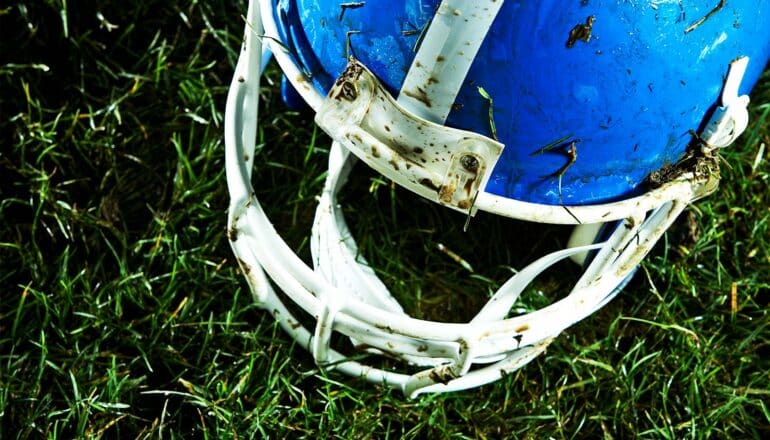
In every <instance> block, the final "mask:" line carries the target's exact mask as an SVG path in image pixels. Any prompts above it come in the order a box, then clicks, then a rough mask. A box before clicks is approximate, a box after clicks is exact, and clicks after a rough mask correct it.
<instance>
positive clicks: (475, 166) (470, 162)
mask: <svg viewBox="0 0 770 440" xmlns="http://www.w3.org/2000/svg"><path fill="white" fill-rule="evenodd" d="M460 165H462V166H463V168H465V169H466V170H468V171H470V172H471V173H475V172H476V171H478V170H479V160H478V159H477V158H476V156H473V155H470V154H466V155H464V156H463V157H461V158H460Z"/></svg>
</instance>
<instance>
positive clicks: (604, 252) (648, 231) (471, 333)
mask: <svg viewBox="0 0 770 440" xmlns="http://www.w3.org/2000/svg"><path fill="white" fill-rule="evenodd" d="M258 12H259V11H258V9H257V8H256V7H255V5H254V4H250V6H249V10H248V16H247V21H248V24H247V31H246V36H245V40H244V46H243V52H242V54H241V57H240V58H239V61H238V65H237V67H236V73H235V76H234V79H233V82H232V85H231V88H230V92H229V94H228V100H227V108H226V117H225V140H226V166H227V181H228V189H229V191H230V194H231V204H230V211H229V219H228V225H229V227H228V236H229V239H230V242H231V246H232V248H233V252H234V253H235V255H236V257H237V258H238V262H239V265H240V267H241V269H242V271H243V273H244V274H245V275H246V278H247V281H248V283H249V286H250V288H251V290H252V292H253V294H254V297H255V299H256V300H257V302H258V303H259V304H260V306H261V307H263V308H264V309H266V310H267V311H269V312H270V313H272V314H273V315H274V317H275V318H276V319H277V320H278V322H279V323H280V325H281V326H282V327H283V328H284V330H286V331H287V332H288V333H289V334H290V335H291V336H292V337H293V338H294V339H295V340H297V341H298V342H299V344H300V345H302V346H303V347H305V348H308V349H310V350H311V352H312V353H313V355H314V357H315V358H316V360H317V362H318V363H319V365H322V366H327V367H328V368H335V369H338V370H341V371H343V372H345V373H347V374H350V375H353V376H358V377H363V378H366V379H367V380H369V381H372V382H377V383H382V384H386V385H388V386H391V387H396V388H399V389H401V390H402V391H404V392H405V393H406V394H407V395H409V396H412V397H414V396H416V395H418V394H420V393H424V392H445V391H453V390H461V389H466V388H471V387H475V386H479V385H481V384H484V383H488V382H491V381H494V380H497V379H499V378H500V377H501V374H503V375H504V374H507V373H510V372H513V371H515V370H516V369H518V368H520V367H521V366H523V365H525V364H526V363H527V362H529V361H531V360H532V359H533V358H534V357H536V356H537V355H538V354H540V353H541V352H542V351H543V350H545V348H546V347H547V346H548V344H549V343H550V342H551V341H552V340H553V338H555V337H556V336H557V335H558V334H559V333H560V332H561V331H563V330H564V329H565V328H567V327H569V326H570V325H572V324H573V323H575V322H577V321H579V320H581V319H583V318H585V317H586V316H588V315H589V314H591V313H592V312H593V311H595V310H596V309H597V308H599V307H601V306H602V305H603V304H605V303H606V302H607V301H609V300H610V299H611V298H612V297H614V295H616V294H617V289H616V287H617V286H619V285H620V284H621V283H622V282H623V281H624V280H625V279H626V278H627V277H628V276H629V275H630V274H631V273H632V271H633V270H634V268H635V267H636V266H637V265H638V264H639V262H641V260H642V258H643V257H644V256H645V255H646V254H647V253H648V252H649V251H650V249H651V248H652V246H653V245H654V244H655V242H656V241H657V240H658V239H659V238H660V236H661V235H662V234H663V232H664V231H665V230H666V229H667V228H668V226H669V225H670V224H671V222H673V220H674V219H675V218H676V217H677V215H678V214H679V213H680V212H681V211H682V209H684V207H685V206H686V205H687V204H688V203H689V202H690V201H691V200H692V199H694V198H697V197H700V196H703V195H706V194H707V193H709V192H711V191H713V190H714V189H715V187H716V183H717V179H716V176H715V175H712V174H709V173H706V174H698V173H687V172H686V173H683V174H682V175H681V176H680V177H679V178H678V179H677V180H676V181H674V182H672V184H671V185H669V186H668V187H667V188H668V189H667V190H664V191H662V192H661V193H660V194H659V196H660V197H662V198H660V199H658V203H657V205H658V207H657V208H656V209H654V210H646V209H641V208H640V209H637V210H635V211H634V212H633V213H632V215H629V216H628V217H627V219H626V221H625V222H624V223H623V224H622V225H621V226H619V227H617V228H616V229H615V231H614V232H613V233H612V234H611V236H610V237H609V239H608V240H606V241H604V242H600V243H596V244H591V245H586V246H579V247H576V248H571V249H566V250H564V251H560V252H556V253H553V254H550V255H547V256H545V257H543V258H541V259H539V260H537V261H535V262H534V263H532V264H531V265H530V266H527V267H526V268H524V269H522V270H521V271H520V272H519V273H517V274H516V275H514V276H513V277H512V278H511V279H510V280H509V281H508V282H506V283H505V284H504V285H503V286H502V287H501V288H500V289H499V290H498V292H497V293H495V295H494V296H493V298H492V300H491V301H490V303H489V304H488V305H487V306H485V307H484V308H483V309H482V310H481V311H480V312H479V313H478V315H477V316H476V318H474V319H473V320H472V321H471V322H470V323H466V324H446V323H437V322H430V321H423V320H418V319H414V318H411V317H409V316H407V315H405V314H404V313H403V312H402V311H401V309H400V306H398V305H397V304H396V303H395V301H393V299H392V298H391V297H390V295H389V294H388V293H387V289H385V288H384V287H385V286H384V285H382V283H381V282H380V281H379V280H377V281H374V279H375V278H376V277H374V274H373V272H371V269H369V268H368V267H367V266H366V265H365V264H359V262H356V260H355V252H354V250H355V242H353V241H352V239H350V238H347V239H342V240H339V241H337V243H341V244H342V249H343V251H344V252H347V255H345V254H344V253H342V254H341V255H342V257H341V258H342V260H339V259H338V260H337V261H346V264H345V265H346V266H347V267H348V269H349V270H343V271H340V273H339V275H336V274H335V275H331V273H330V272H331V267H328V266H327V267H326V268H325V269H324V268H323V267H321V268H320V269H319V270H317V271H314V270H313V269H311V268H309V267H307V266H306V265H305V264H304V263H303V262H302V261H301V260H300V259H299V258H298V257H297V256H296V255H294V254H293V252H292V251H291V249H290V248H289V247H288V246H287V245H286V243H284V242H283V241H282V239H281V238H280V236H279V235H278V234H277V233H276V231H275V229H274V228H273V226H272V224H271V223H270V221H269V219H268V218H267V217H266V216H265V213H264V212H263V210H262V208H261V206H260V204H259V202H258V200H257V199H256V197H255V196H254V195H253V189H252V187H251V166H252V160H253V156H254V146H255V137H256V134H255V133H256V120H257V112H258V108H257V105H258V90H259V76H260V64H261V44H260V40H259V38H258V37H259V36H260V35H261V33H262V22H261V19H260V16H259V13H258ZM264 41H270V40H264ZM348 157H349V155H348V153H346V152H344V151H343V150H342V149H341V148H339V146H338V145H336V146H334V147H333V148H332V154H331V159H330V161H331V163H330V178H329V181H327V187H326V189H325V191H324V194H323V195H322V197H321V205H320V207H319V210H318V212H319V213H320V214H318V216H319V217H320V218H318V217H317V219H316V228H317V229H325V230H332V232H331V233H332V234H335V233H336V234H337V235H338V236H340V237H342V233H343V232H344V233H345V234H346V237H347V228H346V226H345V225H344V219H343V218H342V216H341V214H340V213H339V208H338V207H337V202H336V193H337V191H338V190H339V188H340V187H341V184H342V183H343V182H344V177H345V173H346V172H347V170H348V169H349V168H348V167H349V165H348V163H349V159H348ZM672 188H682V189H681V191H673V190H672ZM643 206H644V205H643ZM647 211H651V212H650V214H649V215H645V213H646V212H647ZM605 220H606V219H605ZM573 222H574V220H573ZM324 225H333V227H325V226H324ZM334 237H335V236H334V235H328V236H326V237H325V238H324V236H323V234H318V235H317V237H315V238H314V240H313V242H314V243H316V244H314V245H313V246H314V248H315V250H314V255H315V257H314V259H315V260H316V261H320V260H323V259H324V257H322V256H321V255H322V254H323V252H331V251H329V250H328V249H331V246H327V245H324V243H323V240H325V241H326V243H327V244H330V243H332V242H334ZM316 240H317V241H316ZM632 243H633V245H632ZM325 249H326V250H325ZM590 250H598V251H599V253H598V255H597V256H596V257H595V258H594V260H593V261H592V263H591V264H590V265H589V266H588V269H587V271H586V273H585V274H584V275H583V277H581V279H580V280H579V281H578V282H577V284H576V286H575V287H574V288H573V290H572V291H571V292H570V293H569V295H568V296H567V297H565V298H564V299H562V300H560V301H558V302H555V303H553V304H551V305H550V306H548V307H546V308H543V309H541V310H538V311H535V312H532V313H529V314H527V315H523V316H517V317H514V318H506V316H507V314H508V313H509V310H510V308H511V306H512V305H513V304H514V302H515V301H516V299H517V298H518V296H519V295H520V294H521V292H522V291H523V290H524V288H525V287H526V285H528V284H529V282H530V281H531V280H532V279H533V278H534V277H535V276H536V275H537V274H539V273H541V272H542V271H543V270H545V269H546V268H548V267H550V266H551V265H553V264H554V263H556V262H557V261H560V260H561V259H564V258H568V257H570V256H571V255H576V254H579V253H582V252H586V251H590ZM321 266H322V265H321ZM267 275H269V277H270V279H271V280H272V282H274V283H275V284H276V285H277V286H278V287H280V288H281V290H283V291H284V292H285V294H286V295H287V296H288V297H289V298H291V300H292V301H293V302H295V303H296V304H297V305H298V306H299V307H301V308H302V309H303V310H305V311H306V312H307V313H308V314H310V315H311V316H314V317H316V319H317V324H316V327H315V328H314V330H313V332H312V333H311V332H310V331H309V330H308V329H306V328H304V327H303V326H302V325H301V323H300V321H299V320H298V319H296V317H294V316H293V315H292V314H291V313H290V312H289V311H288V309H287V308H286V307H285V306H284V304H283V303H282V301H281V299H280V298H279V297H278V295H277V294H276V292H275V291H274V290H273V288H272V285H271V282H270V281H269V280H268V277H267ZM362 292H366V293H362ZM351 293H353V294H352V295H351ZM333 331H337V332H339V333H342V334H345V335H348V336H350V337H351V338H352V339H353V340H354V341H356V343H357V344H359V345H361V346H365V347H371V349H373V350H377V351H380V352H387V353H390V354H394V355H396V356H398V357H401V358H402V359H405V360H406V361H408V362H410V363H413V364H415V365H423V366H429V367H430V368H427V369H425V370H423V371H421V372H418V373H416V374H411V375H410V374H402V373H395V372H392V371H386V370H382V369H378V368H375V367H371V366H367V365H364V364H362V363H359V362H355V361H352V360H350V359H349V358H348V357H346V355H343V354H341V353H339V352H338V351H335V350H334V349H332V348H331V347H330V342H329V341H330V335H331V333H332V332H333ZM484 364H488V365H486V366H481V365H484ZM474 365H476V367H475V368H473V369H472V367H473V366H474Z"/></svg>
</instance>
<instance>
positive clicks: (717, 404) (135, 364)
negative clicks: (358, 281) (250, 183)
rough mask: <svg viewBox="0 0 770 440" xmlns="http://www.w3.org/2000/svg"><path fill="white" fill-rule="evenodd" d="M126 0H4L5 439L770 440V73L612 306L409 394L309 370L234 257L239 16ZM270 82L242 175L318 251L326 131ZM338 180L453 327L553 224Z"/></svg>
mask: <svg viewBox="0 0 770 440" xmlns="http://www.w3.org/2000/svg"><path fill="white" fill-rule="evenodd" d="M96 3H100V6H98V7H96V6H95V4H96ZM132 3H133V4H131V5H130V6H128V7H127V6H124V4H123V3H119V2H67V1H64V0H46V1H38V2H7V3H5V6H0V29H2V31H0V33H2V34H3V38H2V39H0V58H1V59H2V61H0V91H1V92H0V288H1V289H2V290H0V291H1V292H2V300H1V301H0V438H2V439H6V438H9V439H10V438H43V437H47V438H61V439H69V438H113V437H118V436H119V437H122V438H216V439H218V438H253V437H256V438H261V437H270V438H286V437H289V438H293V437H306V438H519V437H521V438H549V437H551V438H572V437H588V438H598V437H604V438H629V437H642V438H708V437H712V438H713V437H718V438H768V436H770V315H769V314H768V307H769V306H770V187H769V184H770V161H768V160H767V155H768V153H767V152H766V150H765V146H764V145H770V118H769V115H770V76H768V75H767V74H766V75H765V76H764V78H763V79H762V81H761V82H760V84H759V86H758V87H757V88H756V89H755V91H754V93H753V95H752V99H753V104H752V124H751V126H750V127H749V129H748V131H747V133H746V134H744V136H743V137H742V138H741V139H740V140H739V141H738V142H737V144H736V145H734V146H733V147H731V148H730V149H728V150H727V151H724V152H723V156H724V158H725V162H726V163H729V167H728V166H726V165H724V166H723V167H722V176H723V183H722V186H721V188H720V190H719V192H718V193H717V194H715V195H713V196H711V197H710V198H709V199H707V200H704V201H701V202H699V203H697V205H696V206H694V207H692V208H691V209H690V210H689V211H688V212H687V213H686V214H684V215H683V216H682V217H681V218H680V219H679V221H678V222H677V224H676V226H675V227H674V228H673V229H672V230H670V231H669V232H668V233H667V235H666V238H665V242H664V243H661V244H659V245H658V247H656V249H655V250H654V251H653V254H652V255H651V256H650V257H649V258H648V259H647V260H646V262H645V263H644V265H643V267H642V270H640V271H639V272H638V274H637V276H636V278H635V279H634V280H633V281H632V282H631V284H630V285H629V286H628V287H627V288H626V290H625V291H624V293H622V294H621V295H620V296H619V297H618V299H616V300H615V301H613V302H612V303H610V304H609V305H608V306H607V307H605V308H604V309H602V310H601V311H600V312H599V313H597V314H596V315H594V316H593V317H591V318H589V319H587V320H586V321H583V322H582V323H580V324H578V325H577V326H575V327H573V328H571V329H569V330H568V331H567V332H565V333H564V334H563V335H562V336H561V337H560V338H559V339H558V340H557V341H556V342H555V343H554V344H552V345H551V347H550V348H549V350H548V352H547V353H546V355H544V356H541V357H540V358H539V359H537V360H535V361H534V362H533V363H532V364H530V365H529V366H528V367H526V368H524V369H523V370H521V371H519V372H518V373H516V374H513V375H511V376H509V377H506V378H505V379H503V380H502V381H500V382H498V383H496V384H494V385H490V386H486V387H482V388H480V389H477V390H472V391H467V392H460V393H455V394H450V395H443V396H425V397H422V398H420V399H418V400H407V399H405V398H404V397H403V396H401V395H400V394H399V393H397V392H394V391H389V390H387V389H384V388H382V387H378V386H372V385H369V384H366V383H363V382H361V381H359V380H350V379H348V378H347V377H344V376H342V375H340V374H338V373H334V372H324V371H319V370H317V369H316V367H315V365H314V363H313V361H312V358H311V357H310V356H309V355H308V354H307V353H306V352H305V351H304V350H303V349H302V348H300V347H293V346H292V344H291V342H290V340H289V339H288V338H287V337H286V336H285V335H284V334H283V333H282V332H281V330H280V329H277V328H276V326H275V325H274V323H273V320H272V318H271V316H269V315H268V314H266V313H263V312H262V311H261V310H259V309H258V308H257V307H256V306H255V305H254V304H253V302H252V300H251V297H250V293H249V292H248V288H247V286H246V284H245V282H244V280H243V277H242V276H241V274H240V273H239V272H238V269H237V265H236V263H235V261H234V257H233V256H232V254H231V252H230V249H229V246H228V243H227V238H226V234H225V219H226V207H227V203H228V194H227V190H226V186H225V180H224V151H223V140H222V138H223V133H222V131H223V127H222V118H223V114H222V113H223V109H224V101H225V95H226V91H227V86H228V84H229V80H230V77H231V74H232V69H233V66H234V63H235V56H236V52H235V51H236V50H237V49H238V47H239V43H240V35H241V32H242V28H243V24H242V19H241V14H242V13H243V11H244V10H245V9H244V8H243V7H242V5H240V4H239V3H238V2H230V1H220V0H212V1H208V2H196V1H193V2H176V1H171V2H169V1H156V0H148V1H144V2H132ZM268 79H269V80H268V81H265V82H264V90H263V101H264V102H263V104H265V105H269V108H270V110H269V111H266V112H264V113H263V115H262V130H261V131H260V135H259V136H260V139H259V141H260V144H262V145H264V146H263V147H261V148H260V149H259V150H258V152H257V156H256V164H257V166H256V169H255V180H254V183H255V188H256V190H257V194H258V195H259V197H260V198H261V199H262V200H263V203H264V205H265V206H266V207H267V208H268V211H269V212H268V213H269V214H270V216H271V218H272V219H273V220H274V222H275V223H276V225H277V227H278V229H279V230H280V231H281V232H282V233H283V234H284V235H285V236H286V237H287V240H288V242H289V243H290V244H291V245H292V246H294V247H295V249H296V250H297V251H298V252H299V254H300V255H302V256H303V257H305V258H307V257H308V256H309V250H308V244H307V238H308V237H307V234H308V233H309V227H310V224H311V222H312V218H313V212H314V209H315V196H316V195H317V194H318V193H319V191H320V189H321V187H322V183H323V181H322V178H323V176H324V166H325V157H326V155H325V153H326V151H327V150H326V148H327V146H328V144H329V140H328V138H326V137H325V135H323V134H322V133H321V132H320V131H316V130H315V129H314V125H313V123H312V115H307V114H297V113H293V112H289V111H287V110H285V109H284V107H282V106H281V104H280V102H279V98H278V94H277V91H276V90H277V87H275V86H276V85H277V81H278V76H277V74H276V72H275V71H274V70H273V71H272V72H271V73H270V74H269V75H268ZM351 186H352V187H351V189H350V191H349V193H348V197H347V202H346V210H347V213H348V214H349V218H351V219H356V221H354V222H353V221H352V222H351V227H352V228H353V229H354V232H355V234H356V237H357V238H358V240H359V242H360V245H361V247H362V252H363V254H364V255H365V256H366V258H367V259H368V260H369V261H370V262H371V263H372V265H373V266H374V267H376V268H377V270H378V273H379V274H380V276H381V277H382V279H383V280H384V281H385V282H386V284H387V285H388V286H389V287H390V288H391V289H392V290H393V291H394V294H395V295H396V296H397V297H398V298H399V299H400V300H401V301H402V302H403V303H404V304H406V305H407V307H408V308H409V309H410V310H411V311H412V313H413V314H414V315H416V316H420V317H424V318H430V319H443V320H445V319H446V317H447V316H450V317H452V319H453V320H457V321H460V320H463V319H467V318H468V317H469V316H471V314H472V312H473V310H475V308H477V307H479V305H480V304H482V303H483V301H484V300H485V299H486V298H487V297H488V296H487V294H488V292H490V290H491V289H494V288H495V287H497V286H499V285H500V283H502V282H503V281H504V280H505V278H506V276H509V275H510V268H511V267H521V265H522V264H523V263H525V262H527V261H531V260H532V259H533V258H534V257H535V256H538V255H542V254H543V252H544V251H545V250H547V249H553V248H555V247H556V246H557V245H558V244H559V241H560V240H563V239H564V237H565V233H566V232H567V231H566V230H564V229H547V230H544V229H534V227H533V226H527V225H524V224H521V223H519V222H513V221H510V220H503V219H498V218H493V217H491V216H488V215H480V216H479V217H478V218H477V219H474V221H473V222H472V223H471V226H470V230H469V232H468V233H463V232H462V227H463V223H464V221H465V218H464V217H463V216H461V215H458V214H454V213H450V212H447V211H446V210H444V209H440V208H438V207H435V206H433V205H431V204H429V203H426V202H424V201H422V200H419V199H417V198H415V197H414V196H412V195H410V194H408V193H407V192H405V191H403V190H401V189H398V188H395V187H393V186H392V185H391V184H390V183H389V182H387V181H384V180H382V178H380V177H377V175H376V174H375V173H372V172H370V171H369V170H368V169H366V168H365V167H363V166H360V167H359V168H357V173H356V176H355V178H354V179H353V182H352V183H351ZM511 228H532V229H527V233H519V234H515V237H513V238H512V237H511V235H512V234H510V231H511V230H512V229H511ZM530 230H532V231H539V232H536V233H535V232H533V233H529V231H530ZM438 243H442V244H444V245H446V246H447V247H448V248H450V249H453V250H454V251H456V252H458V253H459V254H461V255H462V257H464V258H465V259H466V260H467V261H468V262H469V263H470V264H471V265H472V267H473V268H474V269H475V271H474V272H472V273H471V272H469V271H468V270H466V269H465V268H463V267H462V266H461V265H459V264H457V263H456V262H455V261H453V260H452V259H450V258H447V256H446V255H444V254H443V253H441V252H439V251H438V249H437V244H438ZM490 243H493V244H494V246H490V245H489V244H490ZM521 249H527V252H521ZM560 268H561V269H559V273H550V276H547V277H545V278H544V279H543V280H541V281H539V283H538V285H537V286H535V290H534V291H533V292H534V294H533V295H530V297H531V299H530V305H531V306H532V307H536V306H539V305H540V303H541V302H545V301H547V300H548V301H550V300H551V299H553V298H546V297H544V296H543V295H538V294H537V293H536V290H537V289H542V290H547V289H558V288H565V287H566V286H568V278H569V277H570V276H574V274H575V273H576V270H575V269H573V268H571V267H570V266H568V265H566V266H563V267H561V266H560Z"/></svg>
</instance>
